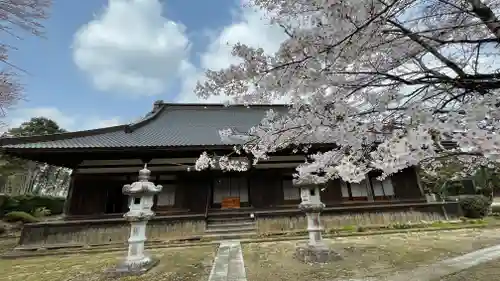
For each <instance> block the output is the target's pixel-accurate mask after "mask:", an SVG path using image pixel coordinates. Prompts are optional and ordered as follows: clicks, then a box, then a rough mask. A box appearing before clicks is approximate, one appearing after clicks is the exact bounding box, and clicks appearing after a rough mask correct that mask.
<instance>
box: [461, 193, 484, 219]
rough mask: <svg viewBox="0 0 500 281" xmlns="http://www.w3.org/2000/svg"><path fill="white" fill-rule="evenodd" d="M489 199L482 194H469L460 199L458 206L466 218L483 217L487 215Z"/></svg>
mask: <svg viewBox="0 0 500 281" xmlns="http://www.w3.org/2000/svg"><path fill="white" fill-rule="evenodd" d="M490 204H491V201H490V200H489V199H488V198H487V197H486V196H483V195H471V196H467V197H462V198H461V199H460V207H462V211H463V213H464V216H465V217H467V218H473V219H477V218H483V217H485V216H486V215H488V211H489V208H490Z"/></svg>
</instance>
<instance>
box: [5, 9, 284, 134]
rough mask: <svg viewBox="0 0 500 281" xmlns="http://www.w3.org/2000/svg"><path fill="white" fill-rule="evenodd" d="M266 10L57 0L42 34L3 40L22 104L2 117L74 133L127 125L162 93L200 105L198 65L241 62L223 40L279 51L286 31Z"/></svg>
mask: <svg viewBox="0 0 500 281" xmlns="http://www.w3.org/2000/svg"><path fill="white" fill-rule="evenodd" d="M262 16H263V13H262V11H259V10H255V9H251V8H244V7H243V6H242V5H241V2H239V1H238V0H210V1H194V0H189V1H188V0H164V1H159V0H109V1H103V0H85V1H82V0H55V1H54V5H53V7H52V9H51V17H50V18H49V19H48V20H47V21H45V22H44V24H45V26H46V32H47V38H46V39H40V38H35V37H31V36H29V35H28V34H21V35H22V37H23V40H20V41H13V40H9V42H10V41H13V43H14V45H15V46H16V47H17V48H18V50H16V51H13V52H11V53H10V58H11V61H12V62H13V63H14V64H15V65H16V66H18V67H20V68H22V69H23V70H25V71H26V72H27V74H24V75H23V77H22V79H23V80H22V81H23V83H24V84H25V87H26V91H25V94H26V101H24V102H21V103H20V104H18V105H17V106H16V107H15V108H13V109H12V110H10V111H9V112H8V113H7V117H6V118H5V120H4V121H5V122H6V123H8V124H9V126H17V125H19V124H20V123H21V122H23V121H25V120H28V119H29V118H31V117H35V116H45V117H49V118H52V119H54V120H55V121H57V122H58V123H59V124H60V125H61V126H62V127H64V128H66V129H69V130H80V129H90V128H95V127H103V126H110V125H115V124H118V123H124V122H130V121H132V120H135V119H137V118H139V117H140V116H142V115H144V114H146V113H147V111H148V110H150V109H151V107H152V104H153V102H154V101H155V100H159V99H161V100H164V101H169V102H200V101H201V102H203V100H199V99H198V98H197V97H196V96H195V95H194V94H193V91H192V89H193V87H194V85H195V83H196V81H198V80H199V79H203V70H204V69H207V68H210V69H220V68H223V67H227V66H228V65H229V64H231V63H234V62H237V61H236V60H235V58H233V57H231V55H230V47H228V45H227V44H228V43H229V44H234V43H236V42H243V43H245V44H249V45H253V46H259V47H263V48H264V49H265V50H268V51H275V50H276V49H277V48H278V46H279V43H280V42H281V40H282V39H283V38H284V37H283V34H282V32H281V30H279V29H278V28H276V27H273V26H270V25H268V24H267V22H266V21H265V20H263V19H262ZM4 36H5V35H4ZM4 40H5V39H4ZM221 99H222V98H213V99H210V100H209V101H208V102H219V101H220V100H221Z"/></svg>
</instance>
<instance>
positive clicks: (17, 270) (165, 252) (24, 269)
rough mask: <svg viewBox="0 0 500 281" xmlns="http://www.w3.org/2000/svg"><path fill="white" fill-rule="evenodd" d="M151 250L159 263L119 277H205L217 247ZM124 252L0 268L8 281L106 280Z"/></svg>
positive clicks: (138, 280) (185, 280)
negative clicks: (134, 274) (137, 274)
mask: <svg viewBox="0 0 500 281" xmlns="http://www.w3.org/2000/svg"><path fill="white" fill-rule="evenodd" d="M150 253H151V254H153V255H155V256H156V257H158V258H160V263H159V265H157V266H156V267H155V268H153V269H152V270H151V271H149V272H148V273H147V274H145V275H142V276H140V277H123V278H121V279H119V280H134V281H143V280H144V281H146V280H147V281H202V280H203V281H205V280H207V279H208V275H209V274H210V269H211V266H212V261H213V258H214V256H215V254H216V247H215V246H203V247H190V248H169V249H158V250H155V251H150ZM124 255H125V253H124V252H112V253H103V254H75V255H68V256H45V257H33V258H20V259H15V260H0V272H1V273H2V280H9V281H103V280H107V278H106V277H105V276H103V274H102V272H103V271H104V270H105V269H106V268H109V267H111V266H112V265H113V264H115V263H117V262H119V261H120V259H121V258H122V257H124ZM115 280H116V279H115Z"/></svg>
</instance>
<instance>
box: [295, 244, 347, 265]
mask: <svg viewBox="0 0 500 281" xmlns="http://www.w3.org/2000/svg"><path fill="white" fill-rule="evenodd" d="M294 258H295V259H297V260H299V261H301V262H304V263H329V262H334V261H338V260H341V259H342V257H341V256H340V254H338V253H337V252H335V251H333V250H332V249H330V248H328V246H326V245H325V244H319V245H309V244H307V243H305V244H299V245H297V248H296V249H295V254H294Z"/></svg>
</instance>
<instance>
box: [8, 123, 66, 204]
mask: <svg viewBox="0 0 500 281" xmlns="http://www.w3.org/2000/svg"><path fill="white" fill-rule="evenodd" d="M64 132H66V130H64V129H62V128H60V127H59V125H58V124H57V123H56V122H55V121H53V120H50V119H48V118H45V117H34V118H31V119H30V121H27V122H24V123H22V124H21V125H20V126H19V127H17V128H11V129H10V130H9V131H8V132H7V134H8V135H9V136H11V137H26V136H35V135H47V134H56V133H64ZM1 160H3V163H4V164H3V165H2V166H1V169H0V174H1V175H2V176H4V177H5V176H6V177H10V179H11V182H10V183H11V184H12V185H11V186H12V187H14V190H11V192H12V193H17V194H25V193H33V194H40V193H49V194H52V195H61V194H63V193H64V192H65V191H66V189H67V186H68V184H69V178H70V170H69V169H66V168H61V167H56V166H50V165H47V164H41V163H36V162H33V161H26V160H22V159H17V158H14V157H9V156H6V155H3V156H2V159H1ZM20 178H22V180H20Z"/></svg>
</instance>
